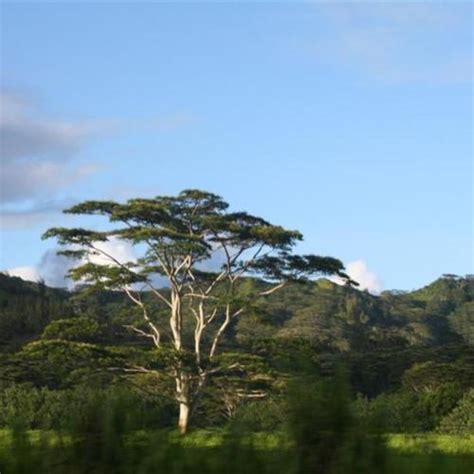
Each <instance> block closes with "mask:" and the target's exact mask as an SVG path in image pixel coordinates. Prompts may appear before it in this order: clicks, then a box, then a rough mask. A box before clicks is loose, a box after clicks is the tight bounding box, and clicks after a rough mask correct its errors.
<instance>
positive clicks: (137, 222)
mask: <svg viewBox="0 0 474 474" xmlns="http://www.w3.org/2000/svg"><path fill="white" fill-rule="evenodd" d="M64 212H66V213H69V214H93V215H103V216H105V217H107V218H108V220H109V222H111V223H113V224H119V226H118V227H117V228H113V229H111V230H108V231H96V230H86V229H82V228H52V229H49V230H48V231H47V232H46V233H45V234H44V236H43V238H49V237H55V238H57V239H58V242H59V244H60V245H61V246H63V250H62V251H61V252H60V253H61V254H62V255H66V256H69V257H75V258H78V259H80V263H79V265H78V266H76V267H75V268H73V269H72V270H71V271H70V272H69V274H70V276H71V277H72V278H73V279H74V280H76V281H82V282H85V283H87V284H92V285H94V286H95V287H98V288H102V289H113V290H120V291H123V292H125V294H126V295H127V296H128V298H130V300H131V301H132V302H133V303H134V304H135V305H137V307H139V308H140V310H141V313H142V315H143V325H141V326H131V327H130V329H131V330H133V331H135V332H136V333H138V334H140V335H142V336H144V337H147V338H149V339H150V340H151V341H152V342H153V344H154V345H155V346H156V348H160V349H162V348H163V347H167V348H171V349H172V351H173V357H172V358H171V363H170V375H171V376H172V377H173V379H174V382H175V399H176V402H177V403H178V405H179V422H178V426H179V430H180V431H181V433H185V432H186V430H187V427H188V422H189V417H190V414H191V412H192V409H193V407H194V406H195V404H196V403H197V401H198V399H199V396H200V394H201V392H202V389H203V387H204V386H205V385H206V383H207V382H208V380H209V378H210V377H211V376H212V375H213V374H215V373H217V372H221V371H224V370H226V369H230V368H235V366H236V364H238V363H235V364H229V363H228V362H227V363H226V364H225V363H222V364H220V363H219V362H218V359H219V358H218V357H216V355H217V350H218V347H219V344H220V343H221V340H222V338H223V336H224V333H225V332H226V330H227V329H228V328H229V326H231V325H232V324H233V322H234V321H236V320H237V319H238V318H239V317H241V316H242V315H243V314H244V312H245V311H246V310H247V309H249V307H250V306H251V305H252V304H253V303H254V302H255V301H256V300H257V299H259V298H261V297H265V296H268V295H270V294H272V293H273V292H275V291H277V290H278V289H280V288H282V287H283V286H284V285H285V284H286V283H287V282H288V281H292V280H298V281H304V280H307V279H308V278H311V277H313V276H316V275H318V274H324V275H338V276H339V277H342V278H343V279H344V280H345V281H347V282H348V283H349V284H350V283H354V282H352V281H351V280H350V279H349V277H348V276H347V275H346V274H345V273H344V272H343V270H344V266H343V264H342V263H341V262H340V261H339V260H337V259H334V258H331V257H319V256H315V255H295V254H293V253H291V250H292V248H293V247H294V245H295V244H296V243H297V242H298V241H300V240H302V235H301V234H300V233H299V232H297V231H293V230H287V229H284V228H283V227H280V226H276V225H272V224H270V223H269V222H267V221H265V220H264V219H262V218H260V217H255V216H252V215H250V214H247V213H246V212H229V211H228V204H227V203H226V202H224V201H223V200H222V198H221V197H219V196H216V195H215V194H211V193H207V192H203V191H199V190H186V191H183V192H181V193H180V194H179V195H178V196H176V197H170V196H158V197H156V198H154V199H131V200H129V201H127V202H126V203H125V204H120V203H117V202H113V201H86V202H83V203H81V204H78V205H76V206H73V207H71V208H70V209H67V210H65V211H64ZM111 238H113V239H120V240H124V241H127V242H129V243H131V244H132V245H134V246H136V249H137V252H140V257H139V258H137V259H135V260H134V261H128V262H124V261H119V260H118V259H117V258H116V257H115V256H114V255H112V254H111V253H110V252H108V251H107V250H104V249H103V245H101V243H103V242H106V241H108V240H109V239H111ZM94 255H95V256H101V261H100V263H97V259H95V261H94V258H91V256H94ZM215 255H219V258H220V259H221V260H222V261H223V263H222V265H220V266H219V267H218V268H214V269H209V263H210V262H211V263H212V261H213V260H211V259H212V258H213V257H214V256H215ZM211 267H212V265H211ZM249 276H255V277H260V278H262V279H264V280H265V282H266V284H265V285H264V287H262V288H261V289H260V290H259V291H258V292H253V293H251V294H247V295H246V294H245V293H244V292H242V291H238V290H239V288H238V283H239V281H241V280H242V279H243V278H246V277H249ZM157 277H161V278H165V279H166V282H167V285H166V287H165V288H159V287H158V286H157V284H156V283H154V282H156V281H157ZM162 286H163V285H162ZM145 292H146V296H147V298H145ZM150 296H153V297H154V298H156V299H157V300H158V301H159V302H160V303H161V304H162V305H164V307H166V308H167V312H168V315H169V317H168V318H167V319H168V323H167V324H166V325H165V324H163V321H162V320H161V321H160V318H159V317H158V316H157V315H156V314H154V313H153V312H152V311H151V308H150V305H149V304H148V301H149V299H150ZM155 308H156V305H155ZM168 324H169V330H167V327H166V326H167V325H168Z"/></svg>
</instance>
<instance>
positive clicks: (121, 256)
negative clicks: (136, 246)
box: [5, 238, 136, 288]
mask: <svg viewBox="0 0 474 474" xmlns="http://www.w3.org/2000/svg"><path fill="white" fill-rule="evenodd" d="M97 247H98V248H99V249H100V250H102V251H104V252H106V253H107V254H109V255H110V256H111V257H113V258H115V259H116V260H118V261H119V262H121V263H126V262H135V261H136V256H135V253H134V251H133V246H132V245H131V244H129V243H127V242H123V241H120V240H118V239H114V238H113V239H110V240H109V241H107V242H101V243H99V244H98V245H97ZM57 250H58V249H50V250H47V251H46V252H45V253H44V254H43V256H42V257H41V259H40V262H39V263H38V264H37V265H34V266H23V267H16V268H9V269H7V270H5V272H6V273H8V274H9V275H12V276H18V277H20V278H23V279H24V280H30V281H38V280H40V279H42V280H44V282H45V283H46V284H47V285H48V286H52V287H68V288H72V287H73V286H74V285H73V282H72V281H71V280H70V279H68V278H67V277H66V275H67V272H68V271H69V269H71V268H73V267H75V266H77V265H80V264H81V263H84V262H85V261H86V260H89V261H91V262H93V263H96V264H98V265H106V264H113V263H112V262H111V261H110V260H109V259H108V258H106V257H105V256H101V255H91V256H90V257H88V258H85V259H83V260H82V261H77V260H74V259H71V258H67V257H64V256H62V255H58V254H57Z"/></svg>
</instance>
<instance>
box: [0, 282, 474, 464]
mask: <svg viewBox="0 0 474 474" xmlns="http://www.w3.org/2000/svg"><path fill="white" fill-rule="evenodd" d="M267 285H268V284H267V283H265V282H263V281H260V280H253V279H245V280H243V281H242V282H241V284H240V285H239V288H238V292H239V294H242V295H243V294H247V295H248V294H249V293H255V294H257V293H260V292H262V290H265V288H266V286H267ZM473 296H474V279H473V278H472V277H470V276H466V277H455V276H452V275H446V276H443V277H442V278H440V279H438V280H436V281H435V282H433V283H432V284H430V285H428V286H426V287H424V288H422V289H419V290H416V291H413V292H399V291H386V292H384V293H382V294H381V295H379V296H374V295H372V294H369V293H368V292H364V291H359V290H356V289H354V288H351V287H348V286H339V285H336V284H334V283H332V282H330V281H328V280H325V279H321V280H318V281H315V282H307V283H291V284H289V285H288V286H287V287H285V288H284V289H282V290H281V291H280V292H277V293H275V294H272V295H271V296H270V297H269V298H267V299H258V298H257V299H256V301H257V302H256V304H254V305H252V306H251V307H248V308H247V313H246V315H245V317H242V318H241V319H239V320H238V321H237V323H236V324H234V326H233V327H231V330H230V331H229V333H228V335H227V338H226V339H225V341H224V344H223V345H222V349H221V351H220V352H219V355H218V358H219V362H218V363H220V364H221V365H222V364H223V365H224V366H225V365H226V361H229V363H228V364H227V367H228V370H227V371H224V372H216V373H215V377H214V378H213V380H212V383H210V384H209V385H208V386H207V387H206V388H205V396H203V397H202V401H201V403H200V404H199V405H198V406H197V411H196V413H194V418H193V419H194V422H193V426H194V428H206V429H209V428H214V429H218V430H220V429H225V427H226V426H229V422H230V423H238V424H239V426H243V427H245V428H244V430H245V433H258V432H265V433H267V434H266V435H265V436H269V435H268V433H273V432H274V431H275V430H276V432H281V433H283V432H285V433H287V431H285V430H288V429H290V430H291V429H293V428H291V419H292V418H291V417H292V416H293V415H291V410H293V409H297V410H299V409H301V410H304V414H303V413H301V414H299V415H298V413H296V412H295V414H294V416H295V417H296V418H295V419H297V420H304V419H305V417H306V416H307V414H308V413H309V414H311V416H313V417H316V418H314V420H313V419H311V420H310V419H308V420H307V423H306V424H307V429H309V431H308V433H309V434H304V433H299V432H298V431H296V432H294V433H295V434H294V436H296V438H297V439H300V438H298V436H300V437H301V439H300V441H298V443H299V444H298V443H297V444H296V445H295V446H296V449H299V448H298V446H300V445H301V446H304V443H305V442H306V440H307V436H313V435H312V434H311V433H313V434H314V433H317V432H319V431H315V432H313V427H314V423H317V424H318V430H322V431H321V432H326V431H325V430H336V431H334V433H335V434H334V436H336V438H335V439H337V440H338V441H337V443H342V444H344V443H346V441H347V443H349V444H348V445H347V446H349V445H350V446H352V444H350V443H352V442H353V441H351V440H352V439H353V438H352V436H356V434H354V433H353V431H350V430H352V428H350V426H351V425H350V424H348V425H347V426H346V424H347V423H356V424H357V426H359V425H360V426H361V427H364V428H363V429H364V430H369V431H370V430H371V429H372V428H370V426H378V428H376V429H377V432H380V430H382V431H383V432H385V433H405V434H407V433H418V434H419V433H421V432H433V431H438V432H442V433H447V434H451V435H453V434H455V435H459V436H466V435H467V436H469V434H470V433H473V432H474V417H473V413H474V410H473V408H474V407H473V401H474V397H473V395H474V345H473V343H474V337H473V335H474V332H473V330H474V312H473V305H474V298H473ZM148 297H149V295H148V294H147V293H146V292H145V293H143V295H142V298H143V301H147V300H148ZM150 302H151V298H150ZM0 308H1V313H0V341H1V353H0V429H1V428H2V427H3V428H14V429H16V427H18V426H21V427H23V428H24V429H40V430H43V431H42V432H44V433H47V432H50V431H49V430H54V432H58V433H61V432H64V430H66V431H68V430H69V432H70V430H71V429H72V432H73V433H75V434H74V436H79V438H78V439H80V434H78V433H81V432H84V433H88V435H87V436H88V437H86V438H84V439H93V440H95V441H91V443H93V444H91V445H89V444H87V443H86V445H84V446H82V445H80V446H79V445H78V447H77V449H79V451H77V453H76V455H77V456H79V458H78V459H77V460H74V459H76V458H74V457H73V458H71V459H70V460H69V461H67V460H66V461H64V462H66V463H67V462H71V463H81V462H82V461H81V459H85V458H83V456H84V454H80V453H83V452H84V453H85V452H91V450H98V451H97V453H98V454H97V456H99V455H100V456H102V455H103V454H100V453H102V452H109V451H108V450H110V449H112V448H110V446H113V450H115V449H119V448H118V447H117V446H118V445H117V446H116V445H115V444H112V445H110V446H109V444H108V443H109V442H110V440H109V436H110V433H109V431H107V430H109V428H107V426H109V425H108V424H109V423H114V424H113V426H112V425H111V426H112V428H110V429H112V430H114V431H113V432H117V433H119V432H120V430H121V429H123V430H125V431H124V432H126V433H138V432H140V431H139V430H145V432H146V433H159V432H160V431H159V430H160V429H163V428H165V429H168V428H170V427H172V426H173V425H174V419H175V417H176V411H177V407H176V403H175V400H174V398H173V380H171V379H169V378H168V377H167V375H166V370H165V367H166V366H167V364H168V361H169V358H172V357H175V355H174V353H173V351H172V350H169V349H166V346H164V348H163V349H161V350H158V349H156V348H153V346H152V345H150V344H149V341H148V340H147V338H146V337H143V336H142V335H141V334H139V333H137V331H132V330H131V328H130V325H131V324H134V325H138V326H134V327H135V328H137V327H138V328H139V327H140V326H139V325H140V324H141V321H142V319H141V318H142V317H141V315H140V314H139V311H137V308H136V306H132V305H131V304H130V302H129V300H128V299H126V296H124V295H123V294H122V293H119V292H112V291H91V290H90V288H87V287H84V288H82V289H80V290H78V291H74V292H70V291H66V290H64V289H55V288H48V287H47V286H45V285H44V284H42V283H31V282H26V281H23V280H21V279H20V278H14V277H9V276H7V275H0ZM150 308H152V310H153V317H154V318H157V320H159V319H160V318H166V308H162V307H160V305H159V304H158V303H156V302H151V306H150ZM188 316H190V315H188ZM191 330H192V327H191V326H190V327H189V328H187V329H186V330H185V332H184V333H185V334H186V331H191ZM163 336H164V338H166V337H167V335H166V334H164V335H163ZM164 342H165V344H166V340H165V341H164ZM211 370H212V369H211ZM331 380H332V382H331ZM334 380H336V382H334ZM337 380H341V381H342V382H337ZM295 382H296V383H295ZM334 383H335V385H334ZM325 384H328V385H325ZM331 384H332V385H331ZM295 387H297V392H296V393H297V398H293V400H297V402H291V400H292V398H291V397H292V395H291V393H293V392H294V391H295ZM312 387H313V388H312ZM325 387H326V388H325ZM324 394H326V395H324ZM288 397H290V398H289V400H290V402H288ZM302 397H303V398H302ZM305 397H309V398H307V399H306V398H305ZM321 397H322V398H321ZM305 400H306V401H305ZM288 403H290V405H288ZM292 403H293V404H294V405H292ZM295 403H296V404H295ZM305 403H309V404H311V406H312V408H311V410H309V409H307V408H304V404H305ZM314 404H316V405H314ZM300 405H301V407H300ZM318 406H319V407H320V408H317V407H318ZM111 407H112V408H111ZM292 407H293V408H292ZM298 407H300V408H298ZM109 410H113V411H112V412H109ZM288 410H290V413H289V414H288ZM321 410H322V411H321ZM326 410H329V412H328V413H329V414H328V416H329V418H327V419H326V418H325V417H324V413H325V411H326ZM331 410H335V411H332V412H331ZM341 410H342V412H341ZM108 413H109V414H108ZM110 413H113V415H110ZM349 413H350V414H351V415H349ZM109 415H110V416H113V417H114V418H108V417H109ZM381 416H382V418H380V417H381ZM380 419H383V422H382V424H380V423H381V422H380ZM338 420H339V421H340V422H341V423H343V425H341V426H344V427H343V428H341V429H343V431H342V432H341V433H339V431H337V430H339V428H338V426H339V425H338V424H337V423H339V421H338ZM350 420H353V421H350ZM377 420H379V421H377ZM299 422H300V421H299ZM299 422H298V423H299ZM117 423H118V424H117ZM288 423H290V425H288ZM334 423H335V424H334ZM374 423H376V425H373V424H374ZM326 424H327V427H326ZM120 426H122V428H120ZM231 426H232V425H231ZM295 426H297V425H295ZM71 427H72V428H71ZM361 429H362V428H361ZM96 430H99V431H97V432H98V433H99V432H102V431H101V430H105V432H104V433H105V434H104V436H105V438H104V440H103V441H101V439H102V438H97V439H95V438H89V434H90V433H91V432H92V433H95V432H96ZM116 430H119V431H116ZM156 430H158V431H156ZM282 430H283V431H282ZM344 430H349V431H347V433H352V434H351V435H348V434H347V436H349V438H348V439H347V440H346V441H344V439H345V438H344V436H346V434H342V433H343V432H344V433H346V431H344ZM6 432H8V430H7V431H6ZM13 432H15V431H13ZM107 433H108V434H107ZM298 433H299V434H298ZM418 434H417V436H419V435H418ZM101 436H102V435H101ZM146 436H151V434H148V435H146ZM252 436H254V434H252ZM282 436H287V435H282ZM314 436H316V435H315V434H314ZM325 436H326V435H325ZM426 436H429V435H428V434H427V435H426ZM114 439H115V438H114ZM117 439H118V438H117ZM147 439H148V438H147ZM354 439H356V438H354ZM357 439H359V441H360V439H361V438H357ZM364 439H365V438H364ZM368 439H370V438H368ZM394 439H395V438H394ZM460 439H461V438H460ZM149 441H150V440H148V441H147V442H146V443H145V444H144V445H143V446H148V445H149V444H150V443H149ZM313 441H314V440H313ZM313 441H311V442H308V443H309V445H311V446H313V444H312V443H313ZM103 442H104V443H105V444H103ZM314 442H316V441H314ZM318 442H319V441H318ZM94 443H95V444H94ZM117 443H118V441H117ZM166 443H168V441H166ZM166 443H165V445H164V446H168V444H166ZM321 443H323V441H321ZM22 446H23V445H22ZM25 446H26V445H25ZM52 446H53V445H52ZM107 446H109V447H107ZM127 446H128V445H127ZM324 446H325V445H324V443H323V444H322V445H321V447H320V449H321V451H320V452H319V451H318V453H317V454H316V455H315V456H316V457H315V460H319V459H322V458H324V456H326V454H327V452H332V451H331V450H332V448H331V449H329V448H328V447H324ZM337 446H339V444H337ZM344 446H345V447H344V448H343V449H344V450H345V451H344V452H346V453H348V452H350V449H352V448H348V447H347V446H346V445H345V444H344ZM25 449H28V450H31V449H36V448H34V445H32V446H30V447H28V448H25ZM50 449H52V448H50ZM74 449H76V448H74ZM120 449H123V448H120ZM129 449H130V447H128V448H127V450H129ZM163 449H164V448H163ZM223 449H224V448H223ZM266 449H267V448H266ZM311 449H313V448H311ZM318 449H319V448H318ZM341 449H342V448H341ZM82 450H84V451H82ZM104 450H105V451H104ZM328 450H329V451H328ZM119 451H120V450H119ZM119 451H117V453H118V452H119ZM66 452H67V453H70V448H69V447H67V449H66V451H65V453H66ZM113 452H114V453H115V451H113ZM127 452H128V453H129V455H130V456H132V455H131V454H130V452H129V451H127ZM163 452H165V451H163ZM265 452H267V451H265ZM268 452H270V451H268ZM285 452H286V451H285ZM41 453H43V451H39V452H38V457H39V459H43V458H44V459H46V458H45V457H44V456H45V455H44V453H43V454H41ZM206 453H207V451H206ZM76 455H74V456H76ZM115 455H116V454H113V456H115ZM182 455H183V456H188V455H189V456H190V457H189V460H190V461H191V460H192V463H194V462H195V459H196V458H195V457H196V456H197V454H196V453H194V452H193V453H192V455H191V454H190V452H188V451H186V453H184V452H183V454H182ZM56 456H57V454H51V460H52V461H54V459H55V457H56ZM68 456H69V455H68ZM163 456H165V454H163ZM166 456H168V457H170V456H171V455H169V454H166ZM166 456H165V457H166ZM206 456H207V458H206V459H207V461H206V462H210V461H209V459H212V456H211V454H209V453H208V454H206ZM209 456H211V457H209ZM223 456H224V457H222V459H221V461H219V462H223V463H224V465H228V463H227V461H226V460H225V459H226V456H225V455H224V454H223ZM354 456H356V458H357V456H358V454H357V451H354ZM364 456H366V455H364ZM171 457H172V456H171ZM6 459H10V458H9V455H6ZM12 459H14V458H12ZM25 459H28V460H29V461H31V462H33V461H32V459H33V457H32V455H31V453H30V454H28V456H26V458H25ZM48 459H49V458H48ZM100 459H102V461H100V462H108V461H106V460H105V461H104V460H103V458H100ZM104 459H105V458H104ZM114 459H115V458H111V461H110V462H112V464H113V465H115V464H114V463H116V461H115V460H114ZM167 459H168V458H167ZM186 459H188V458H186ZM219 459H220V458H219ZM285 459H287V460H288V459H292V457H291V456H290V457H288V458H285ZM364 459H366V458H364ZM420 459H422V460H423V462H425V461H424V460H425V459H428V460H429V459H431V458H429V457H428V458H424V457H423V458H420ZM29 461H28V462H29ZM458 461H459V462H460V463H462V462H464V460H463V458H462V457H461V458H459V459H458ZM458 461H456V462H458ZM12 462H13V461H12ZM48 462H49V461H48ZM84 462H86V461H84ZM87 462H89V461H87ZM90 462H91V463H93V464H94V463H98V462H99V461H97V460H96V459H95V458H94V459H92V458H91V460H90ZM124 462H125V461H124ZM130 462H131V461H130ZM134 462H135V461H134ZM203 462H204V461H203ZM255 462H256V461H255ZM308 462H309V461H308ZM315 462H316V461H315ZM317 462H318V463H319V462H320V461H317ZM337 462H338V463H339V462H340V461H337ZM364 462H365V461H364ZM373 462H374V463H375V464H374V466H375V469H377V471H376V472H382V471H380V465H381V464H380V462H381V461H380V459H378V458H377V457H375V458H374V461H373ZM397 462H398V461H397ZM400 462H401V461H400ZM410 462H411V461H410ZM420 462H421V461H420ZM446 462H447V463H448V464H447V466H451V464H449V463H451V462H454V461H450V460H446ZM466 462H469V460H466ZM53 464H54V462H53ZM94 465H95V464H94ZM193 465H194V464H193ZM454 465H455V464H453V466H454ZM397 466H398V464H397ZM420 466H421V464H420ZM423 466H424V465H423ZM280 468H281V469H284V468H283V467H281V466H280ZM45 469H46V471H45V472H49V471H48V470H50V469H52V468H51V467H48V468H45ZM84 469H86V470H87V469H88V468H87V466H86V467H84ZM183 469H184V468H183ZM249 469H250V468H249ZM252 469H254V467H252ZM364 469H365V470H364V471H361V472H372V471H369V470H368V468H364ZM387 469H388V471H387V472H392V471H390V469H391V468H390V467H387ZM394 469H395V470H394V471H393V472H398V471H397V470H398V469H399V468H398V467H397V468H394ZM420 469H421V467H420ZM423 469H424V467H423ZM426 469H427V470H426V471H421V470H420V471H419V472H430V470H429V466H427V467H426ZM440 469H441V468H440ZM84 472H86V471H84ZM111 472H115V471H111ZM212 472H214V471H212ZM239 472H240V471H239ZM304 472H306V471H304ZM322 472H323V471H322ZM374 472H375V471H374ZM406 472H412V471H410V469H409V468H407V470H406ZM439 472H441V471H439ZM446 472H448V471H446ZM453 472H455V471H453Z"/></svg>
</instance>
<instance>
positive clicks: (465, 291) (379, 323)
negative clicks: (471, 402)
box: [0, 274, 474, 352]
mask: <svg viewBox="0 0 474 474" xmlns="http://www.w3.org/2000/svg"><path fill="white" fill-rule="evenodd" d="M265 285H266V283H265V282H263V281H259V280H254V279H250V278H249V279H246V280H244V281H243V282H242V283H241V285H240V287H239V291H241V292H246V293H247V292H255V293H256V292H257V290H258V289H261V288H262V287H264V286H265ZM473 305H474V278H472V276H467V277H457V276H452V275H447V276H443V277H441V278H439V279H437V280H436V281H434V282H433V283H431V284H429V285H427V286H425V287H424V288H421V289H418V290H415V291H412V292H400V291H385V292H383V293H382V294H381V295H379V296H375V295H372V294H370V293H368V292H366V291H359V290H357V289H353V288H349V287H344V286H340V285H337V284H335V283H332V282H331V281H329V280H326V279H320V280H317V281H315V282H310V283H307V284H298V283H292V284H289V285H288V286H287V287H285V288H283V289H282V290H281V291H279V292H276V293H274V294H273V295H271V296H270V297H269V298H268V299H261V300H260V301H259V303H258V305H257V306H256V307H255V309H254V310H252V312H251V313H249V314H247V315H246V316H245V317H243V318H242V319H241V320H240V321H239V322H238V323H237V324H236V325H235V326H234V327H233V328H232V331H231V332H230V335H229V337H228V340H227V343H228V344H231V345H236V344H237V345H238V346H242V347H244V348H251V347H252V346H254V345H255V344H256V343H258V341H260V340H262V339H268V338H276V339H278V340H287V339H298V340H300V339H301V340H305V341H307V342H308V343H309V344H310V345H312V346H314V347H315V348H317V349H318V350H322V351H330V352H334V351H335V352H347V351H362V352H364V351H370V350H377V349H379V348H384V349H387V348H389V347H398V348H400V347H412V346H424V347H426V346H439V345H443V344H459V343H462V344H474V311H473V310H474V306H473ZM132 311H133V310H132V306H131V305H130V304H129V302H128V300H127V299H126V297H124V296H123V295H122V294H120V293H114V292H103V293H100V294H93V295H88V296H81V294H79V293H76V292H69V291H67V290H63V289H55V288H49V287H47V286H45V285H44V284H42V283H33V282H27V281H24V280H22V279H21V278H18V277H11V276H8V275H4V274H0V347H3V350H9V349H10V348H12V347H13V348H14V347H17V346H18V345H19V344H21V343H22V342H23V341H27V340H31V339H34V338H35V337H37V336H38V335H40V334H41V332H42V331H43V329H44V327H45V326H46V325H47V324H48V323H49V322H50V321H53V320H56V319H65V318H71V317H76V316H83V315H87V316H90V317H93V318H95V319H97V320H98V321H100V323H101V324H102V325H103V326H107V327H108V329H109V330H108V331H106V332H107V334H108V335H109V336H108V337H110V338H111V342H112V341H113V339H114V338H115V337H119V338H120V339H121V340H123V338H124V333H123V330H122V327H123V325H124V324H125V323H126V320H127V318H128V317H129V315H130V314H131V312H132Z"/></svg>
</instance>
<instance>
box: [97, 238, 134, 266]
mask: <svg viewBox="0 0 474 474" xmlns="http://www.w3.org/2000/svg"><path fill="white" fill-rule="evenodd" d="M95 246H96V247H97V248H98V249H99V250H100V251H102V252H104V253H106V254H107V255H109V256H110V257H113V258H114V259H115V260H117V261H118V262H120V263H127V262H136V260H137V257H136V256H135V253H134V251H133V246H132V245H131V244H130V243H128V242H125V241H123V240H119V239H117V238H114V237H112V238H111V239H109V240H108V241H107V242H98V243H97V244H96V245H95ZM88 260H89V261H90V262H92V263H95V264H97V265H115V264H114V263H113V261H111V260H110V258H108V257H107V256H106V255H104V254H98V255H91V256H89V257H88Z"/></svg>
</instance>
